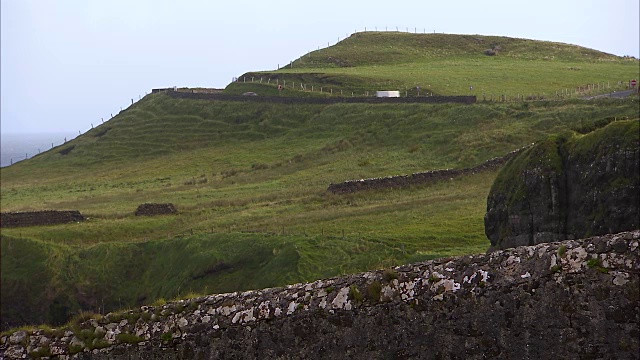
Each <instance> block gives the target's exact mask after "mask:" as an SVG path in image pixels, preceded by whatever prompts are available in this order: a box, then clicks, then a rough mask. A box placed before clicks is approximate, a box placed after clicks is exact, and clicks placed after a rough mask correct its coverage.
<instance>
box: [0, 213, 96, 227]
mask: <svg viewBox="0 0 640 360" xmlns="http://www.w3.org/2000/svg"><path fill="white" fill-rule="evenodd" d="M83 220H84V216H82V214H80V212H79V211H77V210H70V211H58V210H45V211H25V212H10V213H1V214H0V227H18V226H37V225H57V224H66V223H71V222H77V221H83Z"/></svg>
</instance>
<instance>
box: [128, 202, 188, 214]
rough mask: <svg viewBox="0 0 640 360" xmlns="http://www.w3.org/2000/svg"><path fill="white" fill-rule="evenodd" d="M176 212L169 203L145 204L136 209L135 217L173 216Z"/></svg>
mask: <svg viewBox="0 0 640 360" xmlns="http://www.w3.org/2000/svg"><path fill="white" fill-rule="evenodd" d="M177 212H178V210H176V207H175V206H173V204H171V203H166V204H155V203H146V204H141V205H140V206H138V208H137V209H136V212H135V215H136V216H155V215H167V214H175V213H177Z"/></svg>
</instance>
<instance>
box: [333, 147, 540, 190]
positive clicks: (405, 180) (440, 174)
mask: <svg viewBox="0 0 640 360" xmlns="http://www.w3.org/2000/svg"><path fill="white" fill-rule="evenodd" d="M529 146H531V145H529ZM529 146H527V147H529ZM527 147H524V148H521V149H518V150H514V151H512V152H510V153H508V154H507V155H505V156H501V157H495V158H493V159H489V160H487V161H485V162H483V163H482V164H480V165H478V166H474V167H471V168H464V169H444V170H432V171H424V172H419V173H414V174H411V175H396V176H387V177H382V178H369V179H360V180H347V181H345V182H342V183H338V184H330V185H329V188H328V189H327V191H331V192H332V193H334V194H346V193H354V192H357V191H362V190H382V189H392V188H401V187H406V186H412V185H426V184H432V183H434V182H436V181H441V180H448V179H452V178H454V177H458V176H462V175H471V174H475V173H478V172H481V171H486V170H495V169H497V168H499V167H500V166H502V165H503V164H504V163H506V162H507V161H509V159H511V158H512V157H514V156H516V154H518V153H519V152H521V151H522V150H524V149H526V148H527Z"/></svg>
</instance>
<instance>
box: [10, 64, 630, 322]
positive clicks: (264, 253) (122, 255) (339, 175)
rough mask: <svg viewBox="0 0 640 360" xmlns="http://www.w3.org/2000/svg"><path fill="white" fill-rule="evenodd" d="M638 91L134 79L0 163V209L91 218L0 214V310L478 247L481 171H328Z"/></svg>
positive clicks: (77, 304)
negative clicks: (382, 186)
mask: <svg viewBox="0 0 640 360" xmlns="http://www.w3.org/2000/svg"><path fill="white" fill-rule="evenodd" d="M483 56H484V55H483ZM394 64H395V63H394ZM309 66H311V65H309ZM616 66H618V65H615V64H614V65H612V69H615V68H616ZM294 69H295V67H294ZM612 71H613V70H612ZM283 74H284V72H283ZM347 78H348V77H347ZM269 86H270V84H269ZM274 91H276V92H277V89H276V90H274ZM312 96H315V95H314V94H312ZM325 96H326V95H325ZM637 101H638V100H637V98H635V99H628V100H607V99H602V100H594V101H580V100H564V101H558V102H551V101H539V102H519V103H478V104H475V105H461V104H444V105H431V104H376V105H371V104H332V105H320V104H306V105H302V104H297V105H286V104H270V103H252V102H231V101H218V100H192V99H175V98H171V97H169V96H167V95H165V94H162V93H159V94H152V95H148V96H146V97H145V98H143V99H142V100H141V101H139V102H137V103H136V104H134V105H132V106H131V107H130V108H128V109H126V110H125V111H123V112H121V113H120V114H118V115H117V116H116V117H115V118H113V119H112V120H110V121H108V122H106V123H104V124H102V125H100V126H98V127H96V128H94V129H92V130H90V131H88V132H87V133H85V134H83V135H82V136H79V137H78V138H76V139H73V140H71V141H69V142H67V143H66V144H64V145H61V146H59V147H56V148H54V149H52V150H50V151H48V152H45V153H42V154H40V155H38V156H36V157H34V158H32V159H29V160H27V161H22V162H19V163H17V164H14V165H12V166H10V167H7V168H3V169H2V170H1V174H0V175H1V184H0V186H1V192H0V200H1V204H2V211H20V210H40V209H57V210H64V209H77V210H80V211H81V212H82V213H83V214H84V215H86V216H88V217H89V219H88V220H87V221H85V222H83V223H77V224H67V225H57V226H41V227H29V228H13V229H6V228H3V229H2V230H1V241H0V242H1V246H2V249H1V250H2V253H1V255H2V259H1V260H2V262H1V273H0V275H1V279H2V284H1V285H2V293H1V296H2V299H1V300H2V308H1V310H2V319H3V320H2V321H3V324H2V327H3V328H6V327H7V326H13V325H16V324H21V323H35V322H43V321H46V322H50V323H60V322H63V321H65V320H66V319H67V318H68V316H69V315H70V314H72V313H75V312H77V311H78V310H80V309H84V310H92V311H100V312H105V311H111V310H114V309H118V308H123V307H129V306H134V305H140V304H145V303H152V302H157V301H162V299H170V298H174V297H177V296H188V294H189V293H191V292H198V293H203V292H226V291H237V290H244V289H249V288H262V287H270V286H277V285H284V284H287V283H292V282H298V281H309V280H314V279H318V278H323V277H329V276H334V275H339V274H343V273H351V272H357V271H363V270H367V269H373V268H381V267H388V266H392V265H396V264H400V263H408V262H412V261H418V260H423V259H428V258H433V257H441V256H451V255H459V254H468V253H479V252H484V251H485V250H486V249H487V248H488V246H489V241H488V240H487V239H486V237H485V235H484V227H483V217H484V213H485V206H486V197H487V194H488V191H489V189H490V187H491V184H492V182H493V180H494V178H495V176H496V174H495V172H485V173H479V174H475V175H470V176H466V177H460V178H455V179H451V180H449V181H446V182H440V183H437V184H433V185H425V186H417V187H412V188H406V189H394V190H386V191H380V192H368V193H367V192H363V193H357V194H350V195H333V194H331V193H328V192H327V191H326V189H327V186H328V185H329V184H330V183H332V182H340V181H344V180H347V179H359V178H367V177H378V176H387V175H396V174H406V173H413V172H418V171H425V170H432V169H442V168H461V167H470V166H474V165H478V164H480V163H481V162H483V161H485V160H487V159H489V158H492V157H495V156H501V155H504V154H506V153H507V152H509V151H512V150H514V149H517V148H520V147H522V146H524V145H526V144H529V143H531V142H534V141H536V140H538V139H542V138H546V137H547V136H548V135H550V134H556V133H561V132H569V131H572V129H582V130H584V129H589V128H596V127H598V126H601V125H602V124H606V123H608V122H610V121H613V120H615V119H622V118H631V119H637V118H638V116H639V114H638V102H637ZM145 202H171V203H173V204H175V206H176V207H177V208H178V210H179V214H178V215H174V216H159V217H136V216H134V215H133V213H134V211H135V209H136V207H137V206H138V205H139V204H141V203H145Z"/></svg>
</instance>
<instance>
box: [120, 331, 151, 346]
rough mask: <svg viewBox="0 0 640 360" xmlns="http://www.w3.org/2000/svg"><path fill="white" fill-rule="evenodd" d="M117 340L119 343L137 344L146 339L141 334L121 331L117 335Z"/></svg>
mask: <svg viewBox="0 0 640 360" xmlns="http://www.w3.org/2000/svg"><path fill="white" fill-rule="evenodd" d="M116 340H117V341H118V342H119V343H126V344H137V343H139V342H142V341H144V339H143V338H141V337H140V336H137V335H134V334H128V333H120V334H118V335H116Z"/></svg>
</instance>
